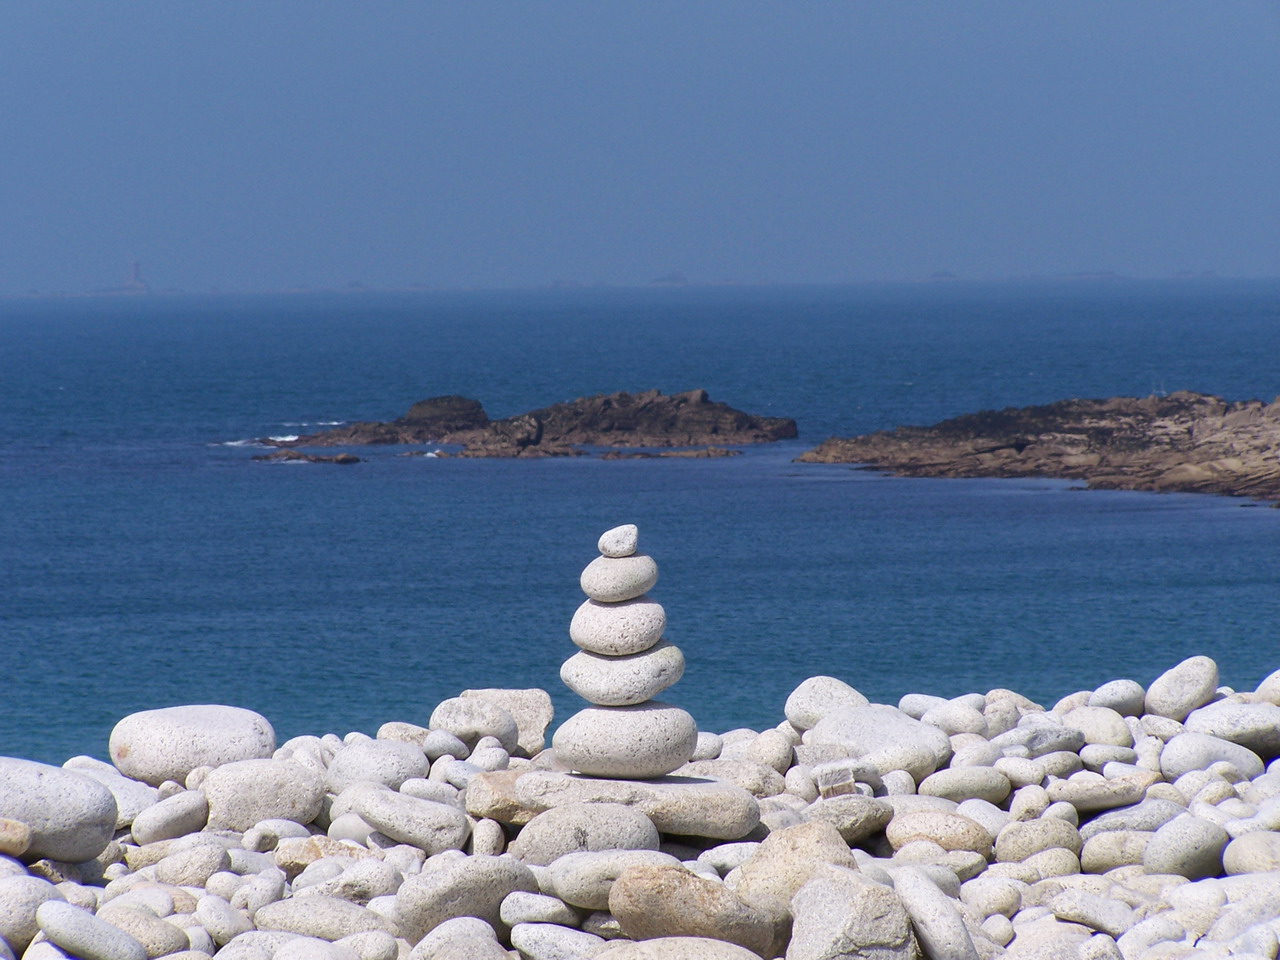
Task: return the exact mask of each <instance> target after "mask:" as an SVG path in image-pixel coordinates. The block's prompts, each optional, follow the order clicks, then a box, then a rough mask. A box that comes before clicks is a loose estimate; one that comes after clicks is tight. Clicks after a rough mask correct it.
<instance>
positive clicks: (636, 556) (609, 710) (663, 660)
mask: <svg viewBox="0 0 1280 960" xmlns="http://www.w3.org/2000/svg"><path fill="white" fill-rule="evenodd" d="M637 540H638V532H637V530H636V527H635V525H634V524H625V525H624V526H621V527H615V528H614V529H612V530H609V531H607V532H606V533H605V534H604V535H603V536H602V537H601V538H600V543H599V548H600V553H601V556H599V557H597V558H596V559H595V560H593V561H591V563H590V564H588V565H587V568H586V569H585V570H583V571H582V579H581V585H582V591H583V592H584V593H585V594H586V595H587V597H588V598H589V599H587V601H586V602H585V603H583V604H582V606H580V607H579V608H578V611H577V612H576V613H575V614H574V615H573V622H572V623H571V624H570V625H569V636H570V637H571V638H572V640H573V642H574V643H576V644H577V645H578V646H579V647H581V648H582V649H581V651H580V652H579V653H576V654H574V655H573V656H572V657H570V658H569V659H568V660H566V661H565V662H564V666H562V667H561V668H560V679H562V680H563V681H564V682H565V685H566V686H567V687H568V688H569V689H570V690H572V691H573V692H574V693H576V694H578V696H580V697H582V698H583V699H584V700H587V701H589V702H590V703H592V704H594V706H591V707H588V708H586V709H585V710H581V711H579V712H578V713H576V714H574V715H573V716H572V717H570V718H569V719H568V720H566V721H565V723H564V724H563V726H561V727H560V729H559V730H558V731H557V732H556V735H555V737H554V739H553V741H552V743H553V746H554V747H555V751H556V756H557V757H558V758H559V759H560V760H561V762H563V763H565V764H566V765H568V766H569V767H571V768H572V769H574V770H576V771H577V772H579V773H584V774H587V775H589V776H593V777H616V778H619V779H624V780H645V779H649V778H652V777H661V776H664V775H666V774H668V773H670V772H671V771H673V770H675V769H676V768H677V767H680V766H681V765H683V764H684V763H685V762H686V761H688V759H689V758H690V757H692V756H693V750H694V747H695V746H696V744H697V740H698V728H697V725H696V724H695V723H694V721H693V717H691V716H690V715H689V714H688V713H686V712H685V711H684V710H681V709H680V708H679V707H675V706H672V705H671V704H669V703H664V702H662V701H661V700H654V699H653V698H654V697H655V696H657V695H658V694H659V693H661V692H662V691H663V690H665V689H667V688H668V687H669V686H671V685H672V684H673V683H675V682H676V681H677V680H679V679H680V677H681V676H682V675H683V674H684V655H683V654H682V653H681V652H680V648H679V647H676V646H674V645H672V644H670V643H668V642H667V641H666V640H663V639H662V633H663V630H665V629H666V625H667V615H666V613H665V612H664V611H663V609H662V605H661V604H659V603H655V602H654V601H652V600H650V599H649V598H648V596H647V595H646V594H647V591H648V590H650V589H651V588H652V587H653V585H654V584H655V583H657V581H658V565H657V564H656V563H654V562H653V558H652V557H649V556H646V555H645V554H641V553H637V552H636V549H637Z"/></svg>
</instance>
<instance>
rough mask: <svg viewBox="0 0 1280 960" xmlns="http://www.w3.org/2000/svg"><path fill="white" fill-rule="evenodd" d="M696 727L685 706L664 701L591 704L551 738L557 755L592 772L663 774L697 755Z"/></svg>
mask: <svg viewBox="0 0 1280 960" xmlns="http://www.w3.org/2000/svg"><path fill="white" fill-rule="evenodd" d="M697 742H698V727H697V724H695V723H694V720H693V717H691V716H690V715H689V714H688V713H687V712H686V711H684V710H681V709H680V708H679V707H675V706H672V705H671V704H669V703H663V702H662V701H661V700H650V701H648V702H647V703H640V704H636V705H635V706H629V707H588V708H587V709H585V710H582V711H579V712H578V713H576V714H574V715H573V716H572V717H570V718H569V719H568V720H566V721H565V722H564V724H563V725H561V727H560V729H559V730H557V731H556V734H555V736H554V737H553V738H552V746H553V747H554V748H555V751H556V757H557V758H558V759H559V760H560V762H561V763H564V764H565V765H566V766H568V767H569V768H570V769H573V770H576V771H578V772H579V773H584V774H587V775H589V776H594V777H618V778H622V779H636V780H645V779H649V778H652V777H661V776H663V775H665V774H668V773H670V772H671V771H672V770H675V769H676V768H677V767H679V766H681V765H682V764H684V763H685V762H686V761H687V760H688V759H689V758H690V757H691V756H693V750H694V747H695V746H697Z"/></svg>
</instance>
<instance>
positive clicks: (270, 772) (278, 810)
mask: <svg viewBox="0 0 1280 960" xmlns="http://www.w3.org/2000/svg"><path fill="white" fill-rule="evenodd" d="M200 788H201V789H202V790H203V791H204V794H205V796H206V797H207V798H208V801H209V824H208V826H209V829H210V830H238V831H241V832H243V831H245V830H248V829H249V828H250V827H252V826H254V824H256V823H258V822H259V821H261V820H273V819H277V818H278V819H281V820H292V821H294V822H295V823H310V822H311V821H312V820H314V819H315V818H316V816H317V815H318V814H319V813H320V807H321V804H322V801H323V800H324V795H325V784H324V777H322V776H321V775H320V774H319V773H317V772H316V771H315V770H312V769H311V768H310V767H304V766H303V765H302V764H300V763H294V762H293V761H292V760H236V761H233V762H231V763H224V764H223V765H222V766H220V767H217V768H216V769H214V770H212V771H210V773H209V775H208V776H207V777H205V779H204V782H203V783H202V784H201V785H200Z"/></svg>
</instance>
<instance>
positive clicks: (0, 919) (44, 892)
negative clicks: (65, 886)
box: [0, 876, 65, 954]
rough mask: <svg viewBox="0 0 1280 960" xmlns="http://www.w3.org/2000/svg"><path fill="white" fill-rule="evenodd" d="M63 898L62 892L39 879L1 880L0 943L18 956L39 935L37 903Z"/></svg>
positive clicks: (20, 877) (24, 877)
mask: <svg viewBox="0 0 1280 960" xmlns="http://www.w3.org/2000/svg"><path fill="white" fill-rule="evenodd" d="M63 899H65V898H64V897H63V895H62V893H61V891H59V890H58V889H57V888H56V887H55V886H54V885H53V884H52V883H50V882H49V881H48V880H44V879H41V878H40V877H26V876H13V877H0V940H3V941H4V942H5V943H7V944H9V946H10V947H12V948H13V949H14V951H15V952H17V953H19V954H21V953H22V951H23V950H25V949H27V945H28V944H29V943H31V938H32V937H34V936H35V935H36V933H38V932H39V929H40V928H39V925H38V924H37V923H36V910H38V909H39V908H40V904H42V903H44V902H45V901H46V900H63Z"/></svg>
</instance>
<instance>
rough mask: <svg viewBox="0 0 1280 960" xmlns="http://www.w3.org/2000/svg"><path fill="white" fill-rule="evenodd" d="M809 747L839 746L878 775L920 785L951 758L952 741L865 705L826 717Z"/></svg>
mask: <svg viewBox="0 0 1280 960" xmlns="http://www.w3.org/2000/svg"><path fill="white" fill-rule="evenodd" d="M809 742H810V744H818V743H830V744H838V745H840V746H843V747H844V748H845V749H847V750H848V751H849V752H850V754H852V755H853V756H857V757H861V758H863V759H865V760H868V761H870V762H872V763H874V764H875V765H876V768H877V769H878V770H879V771H880V773H881V775H883V774H885V773H888V772H889V771H891V770H904V771H906V772H907V773H909V774H910V775H911V777H912V779H914V780H915V781H916V783H919V782H920V781H921V780H923V779H924V778H925V777H927V776H929V774H931V773H933V772H934V771H935V770H936V769H938V767H940V766H942V765H943V764H944V763H945V762H946V761H947V760H948V759H949V758H950V757H951V739H950V738H949V737H948V736H947V735H946V734H945V733H943V732H942V731H941V730H939V729H938V728H937V727H931V726H929V725H928V724H926V723H921V722H920V721H919V720H913V719H912V718H911V717H909V716H907V715H906V714H905V713H903V712H902V711H901V710H899V709H897V708H896V707H890V706H885V705H883V704H867V705H866V706H860V707H843V708H840V709H837V710H834V711H832V712H830V713H828V714H826V715H825V716H824V717H823V718H822V719H821V720H819V721H818V722H817V724H815V725H814V727H813V728H812V730H811V731H810V733H809Z"/></svg>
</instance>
